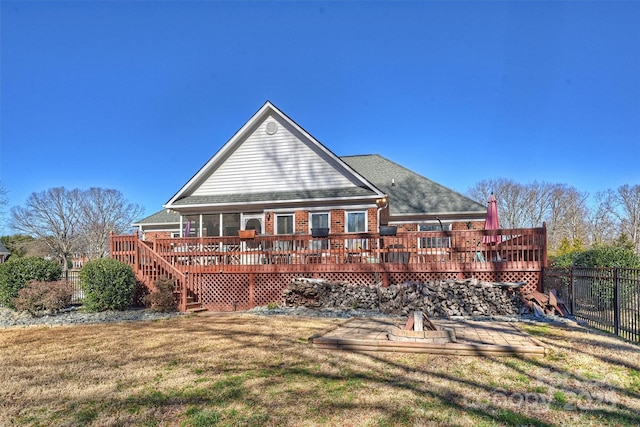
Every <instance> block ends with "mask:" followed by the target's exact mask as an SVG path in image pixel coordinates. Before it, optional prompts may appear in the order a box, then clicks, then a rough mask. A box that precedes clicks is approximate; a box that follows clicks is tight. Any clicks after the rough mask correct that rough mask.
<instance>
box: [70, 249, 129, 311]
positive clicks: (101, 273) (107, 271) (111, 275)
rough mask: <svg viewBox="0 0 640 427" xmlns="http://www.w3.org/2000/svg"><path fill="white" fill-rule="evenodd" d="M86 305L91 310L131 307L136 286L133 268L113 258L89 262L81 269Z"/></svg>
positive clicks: (81, 283)
mask: <svg viewBox="0 0 640 427" xmlns="http://www.w3.org/2000/svg"><path fill="white" fill-rule="evenodd" d="M80 285H81V286H82V290H83V291H84V295H85V298H84V306H85V308H86V309H87V310H89V311H104V310H124V309H126V308H128V307H131V304H132V302H133V292H134V288H135V286H136V275H135V273H134V272H133V269H132V268H131V267H130V266H129V265H127V264H125V263H123V262H120V261H118V260H115V259H111V258H102V259H96V260H93V261H89V262H87V263H86V264H85V265H84V267H82V270H80Z"/></svg>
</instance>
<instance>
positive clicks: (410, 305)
mask: <svg viewBox="0 0 640 427" xmlns="http://www.w3.org/2000/svg"><path fill="white" fill-rule="evenodd" d="M517 294H518V291H517V290H516V291H514V290H513V288H510V287H506V286H504V285H503V284H499V283H492V282H481V281H477V280H475V279H467V280H441V281H434V282H428V283H421V282H412V283H404V284H401V285H391V286H389V287H386V288H385V287H383V286H382V285H369V286H367V285H354V284H349V283H344V282H328V281H325V280H321V279H305V278H299V279H294V280H293V281H292V282H291V283H290V284H289V286H287V288H286V289H285V291H284V293H283V299H284V303H285V306H288V307H300V306H302V307H310V308H337V309H364V310H378V311H380V312H381V313H385V314H393V315H400V316H405V315H408V314H409V313H411V312H413V311H422V312H424V313H426V314H427V315H428V316H430V317H451V316H504V315H514V314H518V313H519V309H520V306H521V304H522V301H521V299H520V298H519V296H518V295H517Z"/></svg>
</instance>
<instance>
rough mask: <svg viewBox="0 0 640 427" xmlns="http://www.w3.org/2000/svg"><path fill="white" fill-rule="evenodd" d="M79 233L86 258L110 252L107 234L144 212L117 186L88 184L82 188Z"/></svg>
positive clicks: (120, 230)
mask: <svg viewBox="0 0 640 427" xmlns="http://www.w3.org/2000/svg"><path fill="white" fill-rule="evenodd" d="M81 207H82V215H81V217H80V234H81V236H82V246H83V247H84V252H85V253H86V254H87V256H88V257H89V259H94V258H103V257H106V256H108V255H109V234H110V233H111V232H114V233H115V234H122V233H124V232H126V231H127V230H129V229H130V228H131V224H132V223H133V222H135V220H136V219H137V218H139V217H140V215H141V214H142V213H143V209H142V207H141V206H140V205H137V204H132V203H129V202H128V201H127V200H126V199H125V197H124V196H123V194H122V193H121V192H120V191H118V190H112V189H104V188H90V189H89V190H87V191H83V192H82V204H81Z"/></svg>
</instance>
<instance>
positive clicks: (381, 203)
mask: <svg viewBox="0 0 640 427" xmlns="http://www.w3.org/2000/svg"><path fill="white" fill-rule="evenodd" d="M383 203H384V204H383ZM376 205H378V233H379V232H380V211H382V209H385V208H387V207H388V206H389V199H388V198H387V196H384V197H383V198H382V199H378V200H376Z"/></svg>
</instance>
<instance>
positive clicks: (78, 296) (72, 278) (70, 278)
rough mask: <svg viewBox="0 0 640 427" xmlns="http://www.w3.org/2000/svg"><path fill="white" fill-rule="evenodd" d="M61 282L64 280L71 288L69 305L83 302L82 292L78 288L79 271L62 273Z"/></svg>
mask: <svg viewBox="0 0 640 427" xmlns="http://www.w3.org/2000/svg"><path fill="white" fill-rule="evenodd" d="M61 279H62V280H66V281H67V282H69V283H71V285H72V286H73V296H72V297H71V304H81V303H82V301H83V300H84V292H83V291H82V287H81V286H80V270H67V271H63V272H62V277H61Z"/></svg>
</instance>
